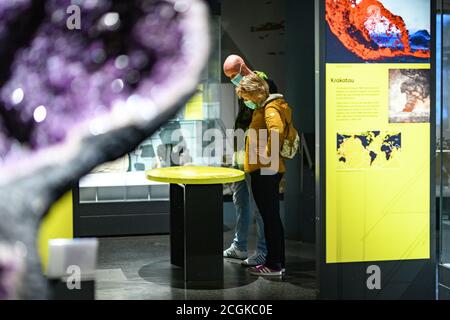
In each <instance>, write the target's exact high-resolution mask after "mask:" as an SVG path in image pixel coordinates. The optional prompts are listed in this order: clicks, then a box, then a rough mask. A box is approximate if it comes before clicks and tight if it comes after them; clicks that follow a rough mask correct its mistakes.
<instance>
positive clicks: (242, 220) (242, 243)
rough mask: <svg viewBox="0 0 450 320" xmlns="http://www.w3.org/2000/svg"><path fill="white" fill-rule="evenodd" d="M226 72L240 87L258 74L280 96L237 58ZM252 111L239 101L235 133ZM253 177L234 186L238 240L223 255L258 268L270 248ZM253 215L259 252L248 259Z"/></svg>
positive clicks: (238, 159)
mask: <svg viewBox="0 0 450 320" xmlns="http://www.w3.org/2000/svg"><path fill="white" fill-rule="evenodd" d="M223 72H224V74H225V75H226V76H227V77H228V78H229V79H230V81H231V82H232V83H233V84H234V85H235V86H238V85H239V83H240V81H241V80H242V78H243V77H245V76H247V75H249V74H252V73H254V74H257V75H258V76H259V77H261V78H262V79H264V80H266V82H267V84H268V85H269V91H270V93H277V91H278V90H277V87H276V85H275V83H274V82H273V81H272V80H269V79H268V78H267V76H266V74H265V73H263V72H260V71H252V70H250V68H249V67H248V66H247V64H246V63H245V61H244V59H242V58H241V57H240V56H238V55H230V56H228V57H227V58H226V59H225V61H224V63H223ZM252 115H253V110H252V109H250V108H248V107H246V106H245V104H244V101H243V100H242V99H239V113H238V116H237V118H236V122H235V124H234V130H238V129H242V130H243V131H246V130H247V129H248V127H249V126H250V122H251V121H252ZM244 150H245V146H244V145H242V146H237V145H235V155H234V157H233V158H234V161H233V162H234V166H235V167H236V168H238V169H241V170H242V169H243V154H244ZM249 179H250V177H249V176H248V175H247V174H246V180H245V181H240V182H236V183H233V185H232V190H233V203H234V206H235V208H236V228H235V236H234V239H233V243H232V244H231V246H230V247H229V248H228V249H226V250H225V251H224V252H223V256H224V257H225V258H233V259H239V260H243V261H242V264H243V265H245V266H249V267H250V266H257V265H261V264H264V263H265V261H266V255H267V248H266V242H265V238H264V224H263V221H262V218H261V215H260V213H259V211H258V208H257V206H256V204H255V200H254V199H253V195H252V194H251V188H250V180H249ZM252 213H253V214H254V215H255V220H256V225H257V249H256V252H255V254H253V255H252V256H250V257H248V231H249V228H250V224H251V217H252Z"/></svg>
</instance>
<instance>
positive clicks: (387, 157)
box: [326, 63, 430, 263]
mask: <svg viewBox="0 0 450 320" xmlns="http://www.w3.org/2000/svg"><path fill="white" fill-rule="evenodd" d="M429 90H430V65H429V64H418V63H414V64H399V63H396V64H364V63H355V64H353V63H348V64H345V63H340V64H327V65H326V262H327V263H344V262H365V261H385V260H408V259H429V258H430V92H429Z"/></svg>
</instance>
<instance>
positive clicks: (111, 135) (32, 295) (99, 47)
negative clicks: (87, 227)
mask: <svg viewBox="0 0 450 320" xmlns="http://www.w3.org/2000/svg"><path fill="white" fill-rule="evenodd" d="M71 5H77V6H79V8H80V12H81V29H80V30H77V29H74V30H71V29H70V28H68V27H67V19H68V18H69V17H70V14H71V11H70V10H67V9H68V8H69V7H70V6H71ZM68 12H69V13H68ZM207 16H208V15H207V10H206V6H205V4H204V3H203V2H202V1H201V0H72V1H71V0H48V1H45V0H0V61H1V63H0V243H4V244H6V246H14V244H15V243H21V244H22V246H23V247H24V248H25V249H26V252H27V255H26V257H25V258H24V259H25V263H26V270H27V272H26V273H25V274H24V275H23V278H24V279H23V286H22V287H21V288H20V291H17V292H18V293H17V296H18V297H19V298H25V299H43V298H47V297H48V295H47V286H46V282H45V279H44V278H43V276H42V271H41V269H40V259H39V256H38V254H37V252H36V238H37V230H38V227H39V224H40V220H41V219H42V217H43V216H44V215H45V213H46V212H47V211H48V209H49V208H50V206H51V205H52V203H53V202H54V201H56V200H57V199H58V198H59V197H60V196H61V195H62V194H64V193H65V192H66V191H68V190H69V189H70V188H71V187H72V186H73V184H74V183H76V182H77V181H78V180H79V179H80V178H81V177H82V176H84V175H85V174H87V173H89V172H90V171H91V170H92V169H93V168H94V167H96V166H97V165H99V164H101V163H103V162H106V161H111V160H114V159H116V158H118V157H120V156H122V155H124V154H125V153H127V152H130V151H131V150H133V149H135V148H136V147H137V146H138V145H139V143H140V142H141V141H143V140H144V139H145V138H147V137H148V136H150V135H151V134H152V133H154V132H155V131H156V130H157V129H158V128H159V127H160V126H161V125H162V124H163V123H164V122H165V121H167V120H168V119H169V118H170V117H171V116H173V115H174V114H175V113H176V112H177V111H178V109H179V106H180V105H182V104H183V103H184V102H186V100H187V99H188V98H189V97H190V95H191V94H192V93H193V92H194V91H195V88H196V86H197V83H198V82H199V79H200V75H201V72H202V69H203V67H204V65H205V63H206V61H207V58H208V47H209V37H208V35H209V31H208V19H207ZM5 261H8V260H5ZM16 266H17V265H16ZM17 270H18V269H17V268H15V265H14V264H12V265H11V264H9V263H7V262H6V263H2V262H1V261H0V298H2V297H7V296H8V295H10V293H11V292H13V291H11V290H12V289H15V290H17V286H16V285H13V287H11V283H14V282H11V281H10V280H11V279H12V278H11V277H10V275H11V274H14V275H17V274H18V273H17V272H15V271H17ZM2 295H3V296H2Z"/></svg>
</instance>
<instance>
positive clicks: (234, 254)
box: [223, 243, 248, 260]
mask: <svg viewBox="0 0 450 320" xmlns="http://www.w3.org/2000/svg"><path fill="white" fill-rule="evenodd" d="M223 256H224V258H233V259H239V260H244V259H247V257H248V253H247V251H241V250H239V249H238V248H237V247H236V245H235V244H234V243H233V244H232V245H231V246H230V247H229V248H228V249H227V250H224V251H223Z"/></svg>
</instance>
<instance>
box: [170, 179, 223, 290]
mask: <svg viewBox="0 0 450 320" xmlns="http://www.w3.org/2000/svg"><path fill="white" fill-rule="evenodd" d="M222 189H223V187H222V185H221V184H214V185H178V184H171V185H170V257H171V263H172V264H174V265H176V266H179V267H182V268H184V280H185V282H191V281H192V282H194V281H195V282H221V281H223V253H222V252H223V190H222Z"/></svg>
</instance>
